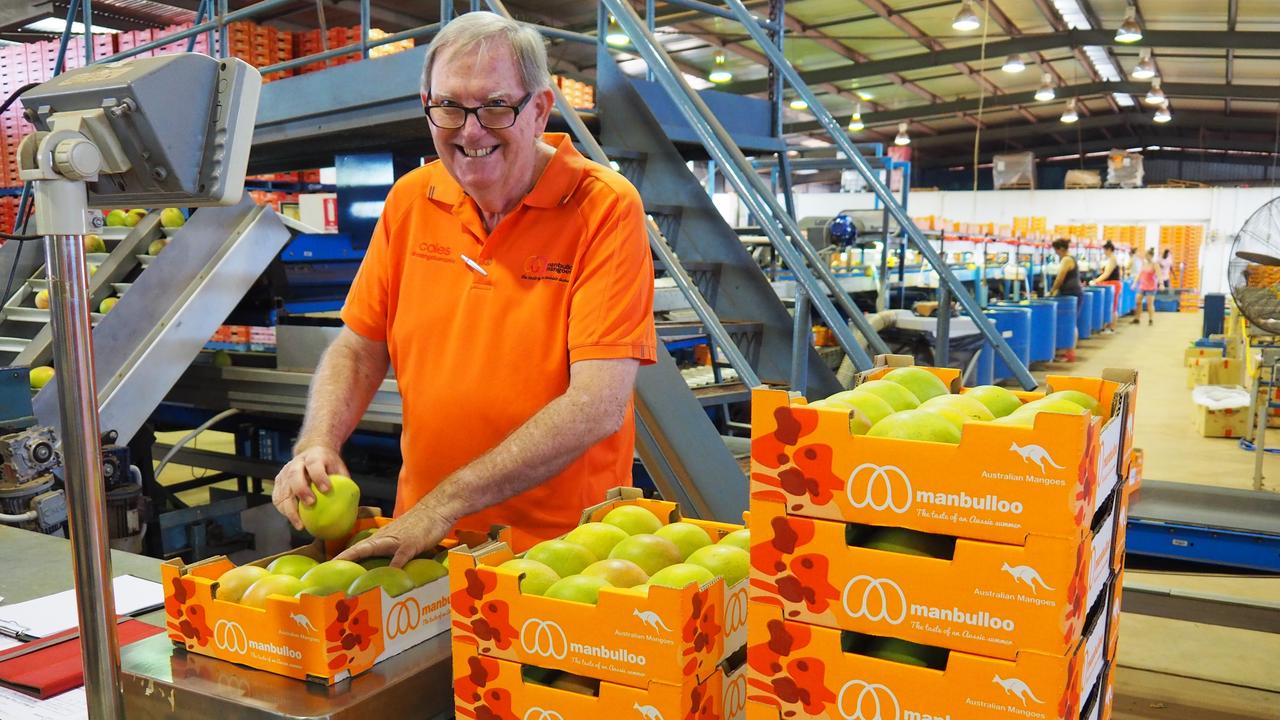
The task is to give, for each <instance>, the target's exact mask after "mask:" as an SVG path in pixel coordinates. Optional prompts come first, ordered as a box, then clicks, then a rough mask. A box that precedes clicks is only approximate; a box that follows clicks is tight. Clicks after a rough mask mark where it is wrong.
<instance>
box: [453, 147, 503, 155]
mask: <svg viewBox="0 0 1280 720" xmlns="http://www.w3.org/2000/svg"><path fill="white" fill-rule="evenodd" d="M497 149H498V146H497V145H494V146H493V147H487V148H465V147H462V146H461V145H459V146H458V150H460V151H462V154H463V155H466V156H467V157H469V158H482V157H488V156H490V155H492V154H493V152H494V151H495V150H497Z"/></svg>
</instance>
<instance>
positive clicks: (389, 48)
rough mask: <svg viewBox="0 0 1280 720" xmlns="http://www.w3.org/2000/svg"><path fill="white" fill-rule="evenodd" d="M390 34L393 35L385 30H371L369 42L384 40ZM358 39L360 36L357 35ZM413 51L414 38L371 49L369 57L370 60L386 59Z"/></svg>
mask: <svg viewBox="0 0 1280 720" xmlns="http://www.w3.org/2000/svg"><path fill="white" fill-rule="evenodd" d="M390 34H391V33H388V32H386V31H385V30H379V29H378V28H370V29H369V42H370V43H372V42H375V41H378V40H381V39H382V38H384V37H387V36H388V35H390ZM356 38H357V40H358V39H359V36H358V35H357V36H356ZM412 49H413V38H408V39H405V40H397V41H395V42H389V43H386V44H384V45H379V46H378V47H372V48H369V57H370V58H380V57H386V56H388V55H395V54H396V53H401V52H404V51H405V50H412Z"/></svg>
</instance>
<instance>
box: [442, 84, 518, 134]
mask: <svg viewBox="0 0 1280 720" xmlns="http://www.w3.org/2000/svg"><path fill="white" fill-rule="evenodd" d="M533 96H534V93H529V94H527V95H525V96H524V99H522V100H521V101H520V102H518V103H516V104H515V105H495V104H489V105H476V106H475V107H467V106H466V105H444V104H435V105H432V104H430V103H425V104H423V106H422V112H423V114H424V115H426V116H427V121H428V122H430V123H431V124H432V125H435V126H436V127H438V128H440V129H441V130H457V129H459V128H462V127H465V126H466V124H467V116H468V115H475V116H476V122H478V123H480V127H482V128H486V129H489V130H506V129H507V128H509V127H511V126H513V125H515V124H516V121H517V120H519V119H520V111H521V110H524V107H525V105H528V104H529V101H530V100H532V99H533ZM427 97H431V93H430V92H427ZM435 108H448V109H450V110H461V111H462V113H463V114H462V122H460V123H458V124H457V125H455V126H453V127H448V126H445V125H441V124H440V123H438V122H436V119H435V118H433V117H431V111H432V110H433V109H435ZM487 109H503V110H510V111H511V122H510V123H509V124H507V125H499V126H494V125H486V124H485V122H484V120H482V119H480V111H481V110H487Z"/></svg>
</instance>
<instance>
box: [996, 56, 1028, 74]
mask: <svg viewBox="0 0 1280 720" xmlns="http://www.w3.org/2000/svg"><path fill="white" fill-rule="evenodd" d="M1000 69H1001V70H1003V71H1005V72H1007V73H1020V72H1022V71H1023V70H1026V69H1027V63H1026V62H1025V61H1023V59H1022V56H1021V55H1018V54H1014V55H1010V56H1009V59H1008V60H1005V61H1004V66H1003V67H1001V68H1000Z"/></svg>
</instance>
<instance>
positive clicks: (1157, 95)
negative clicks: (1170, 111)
mask: <svg viewBox="0 0 1280 720" xmlns="http://www.w3.org/2000/svg"><path fill="white" fill-rule="evenodd" d="M1168 101H1169V98H1167V97H1165V94H1164V90H1161V89H1160V78H1156V79H1155V80H1152V81H1151V89H1150V90H1148V91H1147V96H1146V97H1144V98H1142V102H1144V103H1146V104H1148V105H1159V104H1161V103H1165V102H1168Z"/></svg>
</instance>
